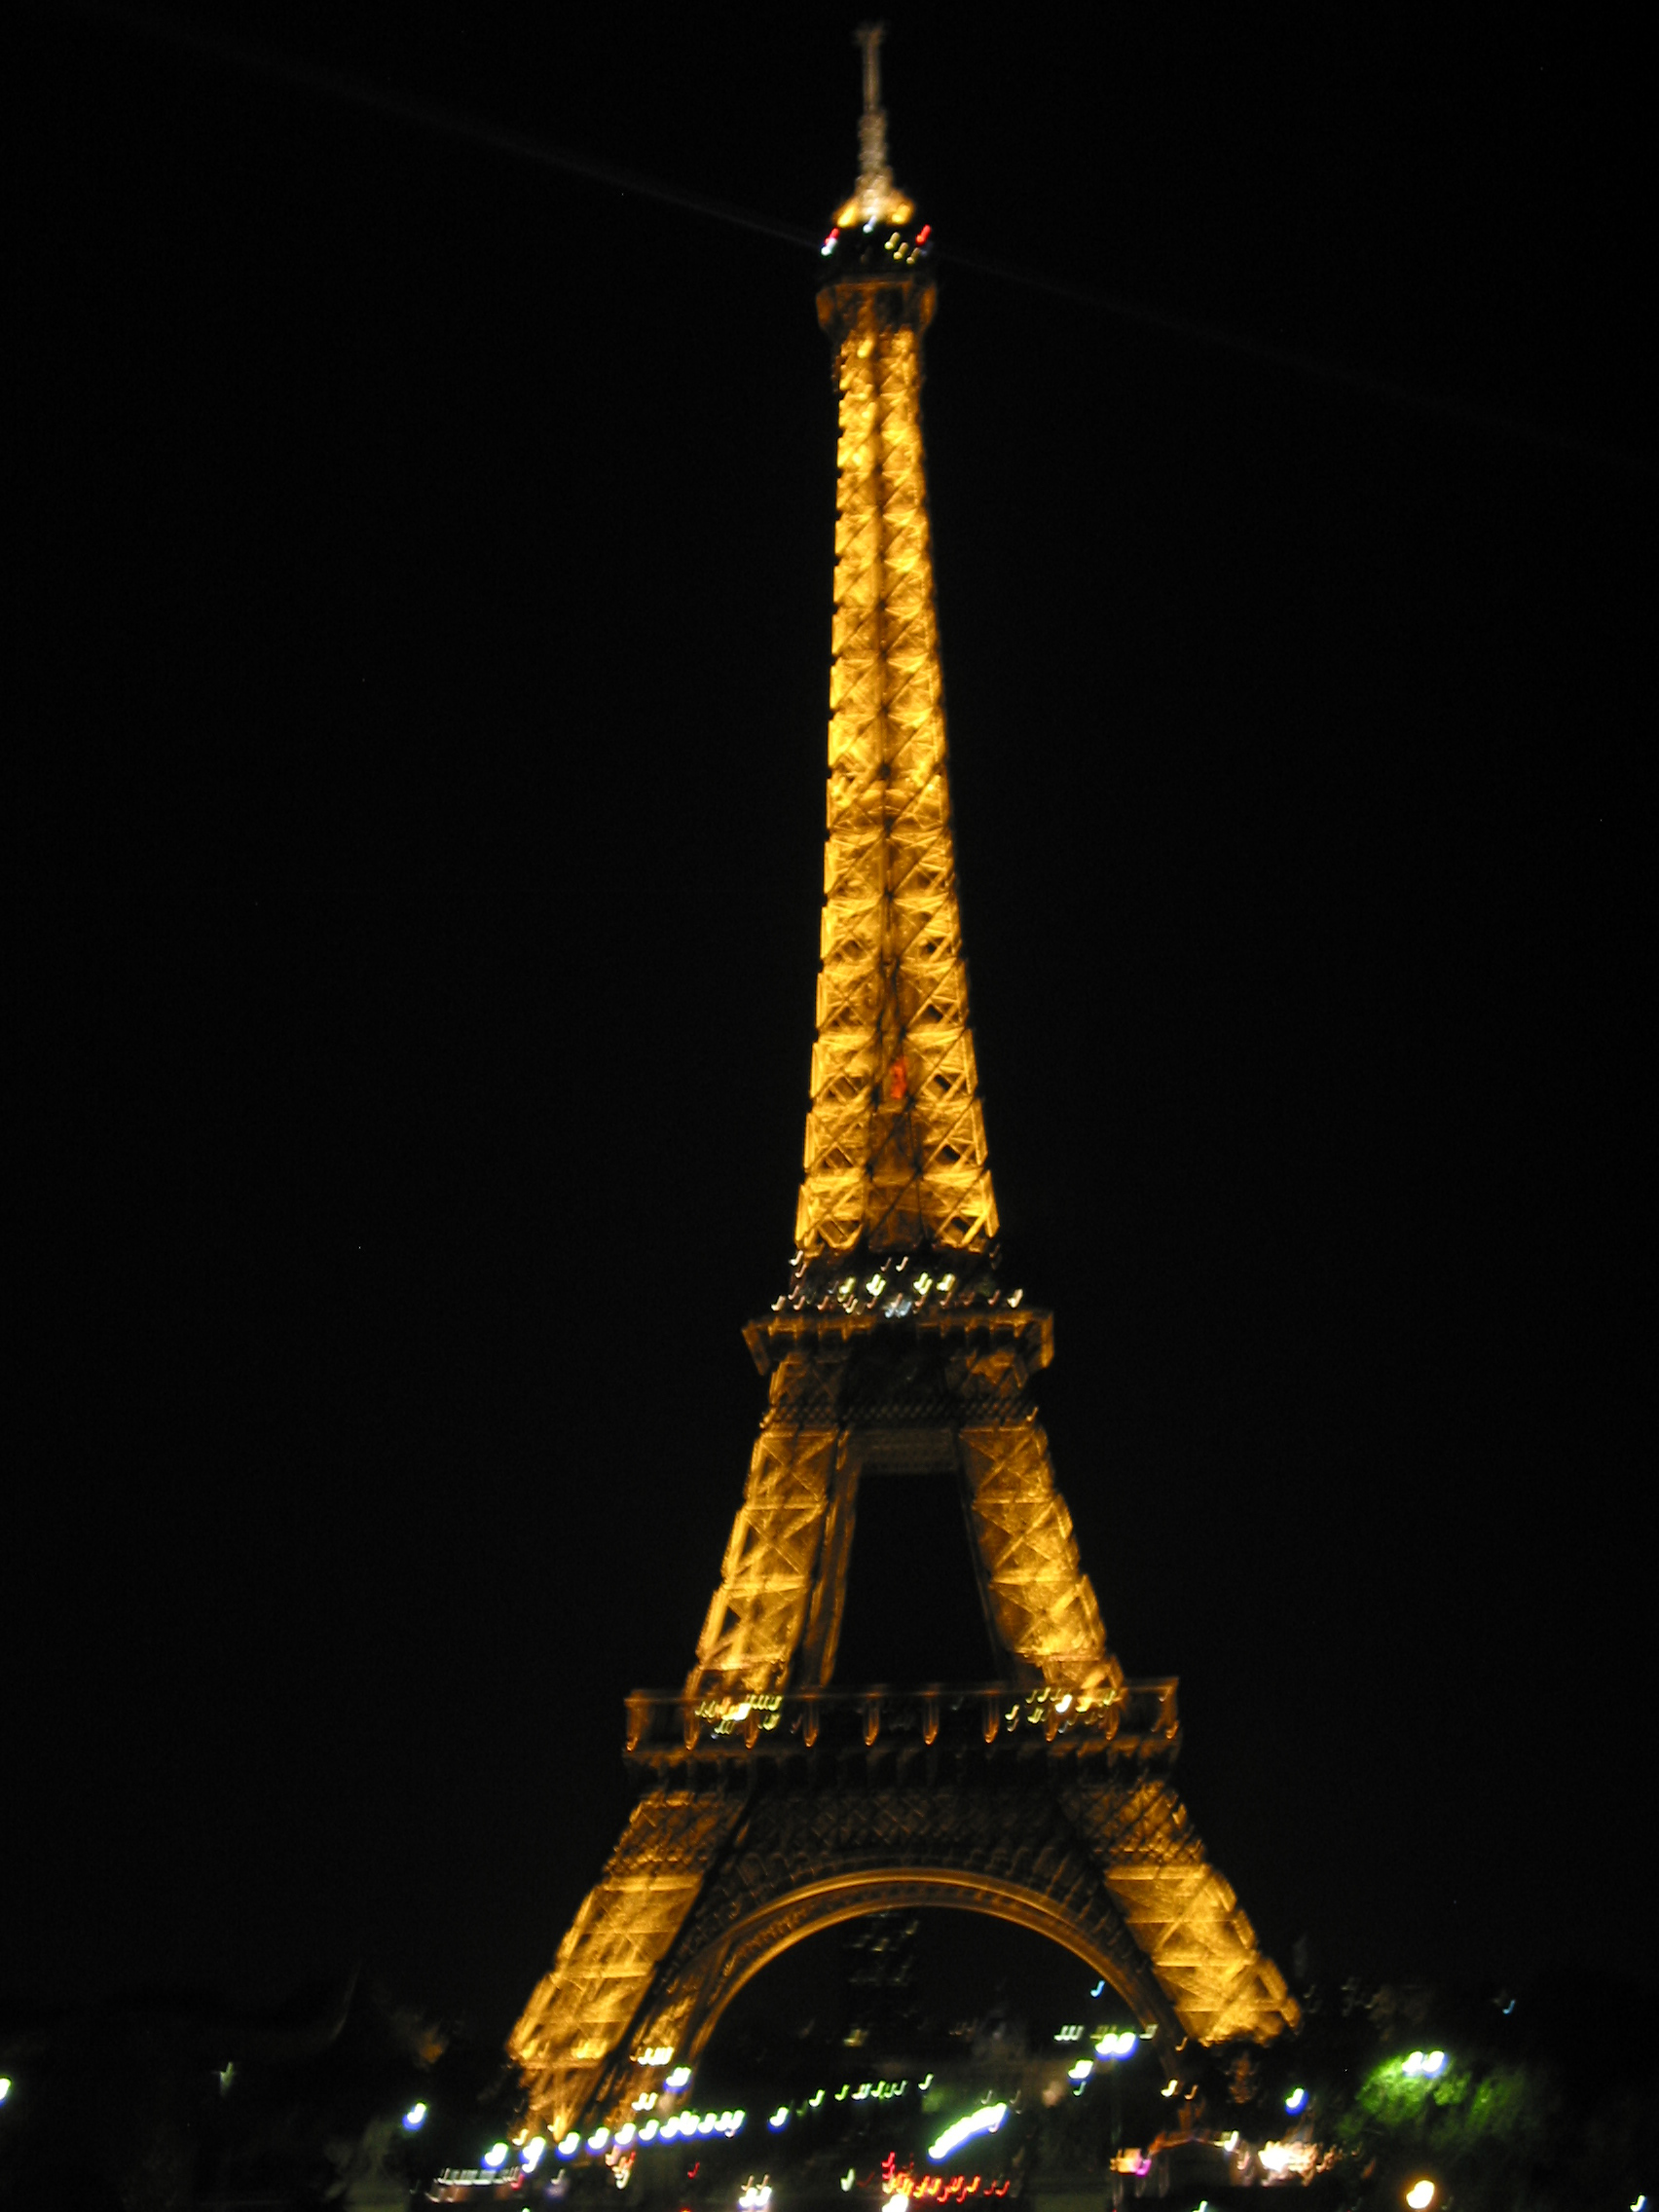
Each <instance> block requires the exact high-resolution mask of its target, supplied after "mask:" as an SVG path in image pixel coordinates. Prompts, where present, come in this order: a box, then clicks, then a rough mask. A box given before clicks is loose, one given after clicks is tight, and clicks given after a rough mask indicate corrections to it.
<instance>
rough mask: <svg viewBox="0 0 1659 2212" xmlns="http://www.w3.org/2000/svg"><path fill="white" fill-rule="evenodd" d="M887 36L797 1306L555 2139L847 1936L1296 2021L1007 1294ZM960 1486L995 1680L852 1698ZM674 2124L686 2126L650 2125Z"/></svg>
mask: <svg viewBox="0 0 1659 2212" xmlns="http://www.w3.org/2000/svg"><path fill="white" fill-rule="evenodd" d="M877 35H878V34H873V33H872V34H866V55H865V63H866V79H865V87H866V107H865V115H864V119H863V126H862V131H861V148H862V165H861V170H860V177H859V185H858V190H857V191H856V193H855V194H854V196H853V198H852V199H851V200H850V201H849V202H848V203H847V204H846V206H845V207H844V208H843V209H842V210H841V213H840V216H839V218H838V219H837V227H836V229H835V230H834V231H832V232H831V234H830V239H829V240H827V241H826V253H827V256H828V258H829V259H830V262H831V268H830V273H829V277H828V280H827V282H826V283H825V285H824V287H823V289H822V290H821V291H820V293H819V299H818V306H819V316H820V320H821V321H822V323H823V325H824V327H825V329H826V330H827V331H828V333H829V334H830V341H831V343H832V345H833V347H834V350H835V367H836V384H837V388H838V392H839V401H840V442H839V449H838V461H839V476H838V511H837V518H836V538H835V542H836V566H835V608H834V627H833V635H832V645H833V665H832V674H831V679H830V771H829V787H828V797H829V805H828V834H827V839H826V848H825V905H824V927H823V962H822V967H821V971H820V976H819V988H818V1036H817V1044H816V1047H815V1050H814V1053H813V1065H812V1103H811V1108H810V1111H809V1114H808V1119H807V1129H806V1154H805V1171H804V1176H803V1180H802V1184H801V1192H800V1199H799V1206H798V1210H797V1215H796V1243H797V1246H798V1249H797V1252H796V1255H795V1262H794V1267H793V1274H792V1278H791V1284H790V1288H789V1290H788V1291H787V1292H786V1294H785V1295H784V1296H783V1297H782V1298H780V1299H779V1300H778V1301H777V1302H776V1304H775V1306H774V1308H773V1309H772V1311H771V1313H770V1314H768V1315H767V1316H766V1317H765V1318H764V1319H762V1320H758V1321H755V1322H752V1323H751V1324H750V1325H749V1328H748V1329H747V1331H746V1332H745V1334H746V1337H747V1341H748V1343H749V1346H750V1349H751V1351H752V1353H753V1354H754V1357H755V1360H756V1365H757V1366H758V1368H759V1369H760V1372H761V1373H762V1375H764V1376H765V1377H766V1378H767V1380H768V1405H767V1409H766V1413H765V1416H764V1418H763V1419H762V1421H761V1424H760V1432H759V1435H758V1437H757V1439H756V1445H755V1450H754V1455H753V1457H752V1460H751V1464H750V1472H749V1481H748V1484H747V1487H746V1489H745V1493H744V1497H743V1502H742V1504H741V1505H740V1507H739V1509H738V1513H737V1517H736V1520H735V1522H734V1524H733V1528H732V1533H731V1539H730V1542H729V1543H728V1545H727V1547H726V1554H725V1560H724V1563H723V1566H722V1569H721V1575H720V1583H719V1589H718V1590H717V1591H716V1593H715V1597H714V1601H713V1603H712V1604H711V1605H710V1607H709V1612H708V1616H707V1619H706V1620H705V1623H704V1627H703V1632H702V1635H701V1637H700V1639H699V1641H698V1646H697V1655H696V1660H695V1662H694V1664H693V1666H692V1668H691V1671H690V1674H689V1676H688V1677H687V1679H686V1682H685V1685H684V1688H683V1691H682V1692H681V1693H680V1694H678V1695H676V1694H674V1693H671V1692H662V1693H644V1692H642V1693H636V1695H635V1696H634V1697H632V1698H630V1699H629V1701H628V1730H627V1751H628V1757H629V1760H630V1762H631V1764H632V1765H633V1767H634V1768H635V1770H636V1771H637V1773H638V1775H639V1777H640V1780H641V1783H642V1791H641V1796H640V1799H639V1802H638V1804H637V1806H636V1808H635V1811H634V1814H633V1816H632V1818H631V1819H630V1821H629V1823H628V1825H627V1827H626V1828H625V1829H624V1831H623V1834H622V1838H621V1841H620V1842H619V1843H618V1845H617V1847H616V1850H615V1851H614V1853H613V1854H612V1855H611V1859H610V1862H609V1864H608V1866H607V1867H606V1870H605V1872H604V1874H603V1876H602V1877H601V1879H600V1881H599V1883H598V1885H597V1886H596V1887H595V1888H594V1890H593V1891H592V1892H591V1893H590V1894H589V1896H588V1898H587V1899H586V1900H585V1902H584V1903H583V1905H582V1907H581V1909H580V1911H579V1912H578V1913H577V1915H576V1918H575V1921H574V1922H573V1924H572V1925H571V1929H570V1931H569V1933H568V1934H567V1935H566V1936H565V1938H564V1941H563V1942H562V1943H561V1945H560V1947H559V1951H558V1955H557V1957H556V1958H555V1960H554V1963H553V1966H552V1969H551V1971H550V1972H548V1973H547V1974H546V1975H545V1976H544V1977H543V1979H542V1981H541V1982H540V1984H539V1985H538V1986H537V1988H536V1990H535V1993H534V1995H533V1996H532V1998H531V2001H530V2004H529V2005H528V2007H527V2008H526V2010H525V2012H524V2015H523V2017H522V2019H521V2020H520V2021H519V2024H518V2026H517V2028H516V2029H515V2030H514V2033H513V2037H512V2041H511V2046H510V2047H511V2050H512V2052H513V2055H514V2056H515V2057H516V2059H517V2060H518V2062H519V2064H520V2066H521V2067H522V2069H523V2071H524V2075H525V2079H526V2082H527V2084H528V2087H529V2092H530V2102H531V2109H532V2113H533V2116H534V2118H535V2121H536V2123H537V2124H538V2125H539V2126H541V2127H542V2128H544V2129H549V2130H552V2131H554V2132H556V2133H560V2134H562V2133H563V2132H564V2131H565V2130H566V2129H567V2128H568V2127H570V2126H571V2125H573V2124H574V2123H575V2122H576V2121H578V2120H581V2119H583V2118H584V2117H594V2118H602V2119H604V2120H606V2121H607V2122H614V2121H615V2120H618V2119H620V2118H621V2117H622V2116H623V2114H624V2113H625V2112H626V2111H627V2110H628V2109H630V2108H631V2106H632V2105H633V2102H634V2099H635V2098H636V2097H637V2096H639V2095H641V2094H643V2093H647V2092H651V2091H656V2092H658V2093H660V2092H661V2088H662V2083H663V2069H664V2068H665V2067H666V2066H667V2064H668V2063H669V2058H668V2056H666V2055H665V2054H672V2055H673V2056H674V2057H675V2058H676V2059H677V2060H679V2061H680V2062H682V2063H689V2062H694V2061H695V2058H696V2056H697V2053H698V2052H699V2051H700V2050H701V2048H702V2047H703V2045H704V2044H705V2042H706V2041H707V2038H708V2036H709V2034H710V2033H711V2031H712V2029H713V2027H714V2024H715V2022H716V2021H717V2020H718V2018H719V2014H720V2011H721V2009H723V2007H724V2006H725V2005H726V2004H727V2003H728V2002H729V2000H730V1998H731V1997H732V1996H733V1995H734V1994H735V1993H736V1991H737V1990H738V1989H739V1988H741V1987H742V1985H743V1983H744V1982H745V1981H746V1980H747V1979H748V1978H749V1977H750V1976H751V1975H752V1974H754V1973H755V1972H757V1971H758V1970H759V1969H760V1968H761V1967H762V1966H764V1965H765V1964H766V1962H767V1961H768V1960H769V1959H771V1958H772V1957H774V1956H776V1954H777V1953H778V1952H779V1951H780V1950H782V1949H784V1948H786V1947H787V1946H788V1945H790V1944H791V1943H793V1942H796V1941H798V1940H800V1939H801V1937H802V1936H806V1935H808V1934H811V1933H812V1932H814V1931H815V1930H817V1929H819V1928H823V1927H828V1926H831V1925H833V1924H834V1923H835V1922H836V1921H838V1920H843V1919H847V1918H850V1917H852V1916H854V1915H857V1914H860V1913H865V1912H868V1911H871V1910H874V1909H877V1908H881V1907H885V1906H890V1905H898V1904H910V1903H935V1904H951V1905H957V1906H966V1907H969V1908H970V1909H974V1910H978V1911H983V1912H987V1913H991V1914H995V1915H997V1916H999V1917H1002V1918H1005V1919H1011V1920H1014V1921H1017V1922H1019V1923H1020V1924H1022V1925H1024V1926H1026V1927H1029V1928H1031V1929H1034V1930H1036V1931H1037V1932H1038V1933H1041V1934H1044V1935H1047V1936H1052V1937H1053V1938H1054V1939H1055V1940H1056V1941H1058V1942H1061V1943H1064V1944H1067V1945H1069V1947H1070V1948H1071V1949H1072V1950H1074V1951H1075V1952H1077V1953H1078V1954H1079V1956H1080V1957H1082V1958H1084V1959H1086V1960H1087V1961H1088V1963H1089V1964H1090V1966H1091V1967H1092V1968H1093V1969H1094V1971H1095V1972H1097V1973H1099V1974H1100V1975H1102V1976H1104V1977H1105V1978H1106V1979H1107V1980H1108V1981H1109V1982H1110V1983H1111V1984H1112V1986H1113V1987H1114V1988H1115V1989H1116V1990H1117V1991H1118V1992H1119V1993H1120V1995H1121V1996H1122V1997H1123V1998H1124V2001H1125V2002H1126V2003H1127V2004H1128V2005H1129V2006H1130V2007H1131V2008H1132V2009H1133V2010H1134V2012H1135V2014H1136V2016H1137V2018H1138V2019H1139V2020H1140V2022H1141V2023H1142V2025H1143V2027H1144V2028H1145V2029H1146V2030H1147V2031H1148V2032H1149V2033H1153V2034H1156V2035H1157V2036H1158V2037H1159V2038H1160V2041H1161V2046H1162V2047H1163V2049H1164V2052H1165V2062H1166V2064H1167V2065H1168V2067H1169V2069H1170V2071H1171V2072H1172V2073H1174V2074H1177V2075H1179V2074H1180V2073H1182V2072H1183V2071H1184V2070H1185V2063H1186V2062H1185V2061H1184V2060H1183V2059H1182V2058H1181V2057H1180V2055H1179V2053H1180V2051H1181V2050H1182V2049H1183V2047H1184V2046H1186V2045H1187V2043H1188V2042H1189V2040H1190V2041H1191V2042H1193V2043H1196V2044H1198V2045H1201V2046H1210V2045H1214V2044H1217V2043H1226V2042H1230V2041H1235V2040H1240V2039H1242V2040H1248V2041H1254V2042H1263V2041H1266V2040H1269V2039H1271V2038H1272V2036H1274V2035H1276V2034H1277V2033H1278V2032H1279V2031H1280V2030H1281V2029H1283V2028H1284V2027H1286V2026H1288V2025H1294V2023H1295V2020H1296V2017H1297V2009H1296V2006H1295V2003H1294V2000H1293V1999H1292V1998H1291V1997H1290V1995H1289V1994H1288V1992H1287V1990H1286V1988H1285V1984H1284V1981H1283V1979H1282V1977H1281V1976H1280V1974H1279V1972H1278V1971H1277V1969H1276V1968H1275V1967H1274V1966H1273V1964H1272V1961H1271V1960H1270V1959H1268V1958H1266V1957H1265V1956H1264V1955H1263V1954H1262V1953H1261V1951H1260V1950H1259V1948H1258V1946H1257V1943H1256V1939H1255V1936H1254V1933H1253V1931H1252V1930H1251V1927H1250V1923H1249V1921H1248V1920H1247V1919H1246V1918H1245V1916H1244V1914H1243V1912H1242V1911H1241V1910H1240V1908H1239V1906H1238V1903H1237V1900H1236V1899H1235V1897H1234V1894H1233V1892H1232V1890H1231V1889H1230V1888H1229V1886H1228V1884H1227V1883H1226V1881H1225V1880H1224V1879H1223V1878H1222V1876H1221V1875H1220V1874H1219V1873H1218V1872H1217V1871H1216V1870H1215V1868H1214V1867H1212V1866H1211V1865H1210V1864H1209V1862H1208V1861H1207V1859H1206V1858H1205V1855H1204V1851H1203V1847H1202V1845H1201V1844H1200V1843H1199V1842H1198V1837H1197V1836H1196V1835H1195V1834H1194V1832H1193V1830H1192V1827H1191V1825H1190V1823H1189V1821H1188V1818H1187V1814H1186V1811H1185V1808H1184V1807H1183V1806H1182V1804H1181V1803H1180V1800H1179V1798H1178V1797H1177V1795H1176V1793H1175V1790H1174V1788H1173V1787H1172V1784H1171V1782H1170V1779H1169V1774H1170V1768H1171V1765H1172V1763H1173V1760H1174V1757H1175V1754H1176V1751H1177V1750H1178V1748H1179V1741H1180V1730H1179V1723H1178V1721H1177V1718H1176V1708H1175V1684H1174V1683H1173V1682H1172V1681H1161V1682H1133V1681H1129V1680H1126V1679H1125V1677H1124V1672H1123V1669H1122V1667H1121V1666H1120V1665H1119V1663H1118V1661H1117V1659H1116V1658H1115V1657H1114V1656H1113V1654H1112V1652H1111V1651H1110V1650H1109V1648H1108V1646H1107V1642H1106V1635H1105V1630H1104V1627H1103V1625H1102V1623H1101V1618H1100V1609H1099V1606H1098V1605H1097V1604H1096V1603H1095V1597H1094V1592H1093V1590H1092V1588H1091V1586H1090V1584H1089V1581H1088V1576H1087V1575H1085V1574H1084V1572H1083V1570H1082V1567H1081V1566H1080V1563H1079V1560H1078V1553H1077V1546H1076V1543H1075V1541H1074V1538H1073V1535H1072V1528H1071V1520H1070V1516H1069V1515H1068V1513H1067V1511H1066V1507H1065V1501H1064V1499H1063V1498H1062V1497H1061V1495H1060V1493H1059V1491H1058V1490H1057V1489H1056V1487H1055V1484H1054V1477H1053V1468H1052V1465H1051V1459H1050V1456H1049V1446H1048V1440H1047V1438H1046V1436H1045V1435H1044V1432H1043V1429H1042V1426H1041V1424H1040V1423H1039V1421H1038V1419H1037V1414H1036V1407H1035V1403H1034V1401H1033V1398H1032V1394H1031V1389H1030V1383H1031V1378H1032V1376H1033V1375H1034V1374H1036V1373H1037V1372H1039V1371H1040V1370H1041V1369H1042V1368H1043V1367H1045V1366H1046V1365H1047V1364H1048V1361H1049V1359H1050V1357H1051V1352H1052V1344H1053V1337H1052V1322H1051V1316H1050V1315H1048V1314H1047V1313H1045V1312H1043V1311H1041V1310H1040V1309H1031V1308H1028V1307H1026V1306H1025V1305H1024V1304H1023V1301H1022V1298H1021V1295H1020V1293H1019V1292H1018V1291H1017V1290H1005V1288H1004V1287H1003V1285H1002V1284H1001V1282H1000V1280H999V1278H998V1275H997V1272H996V1263H995V1253H994V1249H993V1239H994V1236H995V1234H996V1205H995V1200H994V1198H993V1197H992V1193H991V1178H990V1168H989V1164H988V1161H987V1156H986V1150H985V1136H984V1125H983V1121H982V1117H981V1113H980V1107H979V1099H978V1092H977V1079H976V1074H975V1065H974V1045H973V1036H972V1032H971V1030H970V1027H969V1021H968V985H967V970H966V966H965V963H964V959H963V953H962V933H961V925H960V921H959V917H958V912H957V898H956V874H955V862H954V854H953V847H952V838H951V824H950V802H949V792H948V786H947V780H946V772H945V743H944V719H943V711H942V686H941V682H940V662H939V647H938V639H937V634H936V627H935V618H934V594H933V571H932V556H931V552H930V547H929V537H928V518H927V503H926V485H925V475H924V468H923V456H922V434H921V413H920V393H921V339H922V333H923V331H924V330H925V329H926V327H927V325H928V323H929V321H930V320H931V318H932V315H933V310H934V302H935V291H934V286H933V282H932V279H931V276H930V274H929V271H928V267H927V240H928V234H927V231H926V229H925V228H924V229H922V230H920V231H918V230H915V229H914V228H913V227H912V226H913V220H914V210H913V209H912V208H911V207H910V205H909V203H908V202H907V201H905V200H904V199H903V195H902V194H900V193H899V192H898V191H897V189H896V188H895V186H894V184H893V180H892V176H891V173H890V171H889V169H888V166H887V152H886V125H885V117H884V116H883V115H882V113H881V108H880V102H879V89H878V86H877V82H876V76H875V40H876V36H877ZM940 1472H945V1473H950V1474H954V1475H955V1476H956V1478H957V1479H958V1481H959V1482H960V1484H961V1486H962V1492H963V1495H964V1499H965V1503H966V1506H967V1511H968V1517H969V1525H970V1528H971V1530H972V1533H973V1537H974V1546H973V1549H974V1554H975V1567H976V1573H977V1582H978V1589H979V1597H980V1602H981V1604H982V1607H983V1611H984V1619H985V1626H986V1630H987V1632H988V1635H989V1638H990V1643H991V1648H992V1651H993V1653H994V1655H995V1658H996V1664H997V1678H996V1679H995V1680H993V1681H991V1682H989V1683H984V1684H979V1685H976V1686H973V1687H968V1688H963V1687H956V1688H948V1687H945V1686H942V1685H933V1686H928V1687H923V1688H919V1689H915V1690H903V1691H897V1692H896V1691H895V1690H893V1689H890V1688H882V1689H871V1688H865V1689H845V1688H838V1687H836V1686H835V1660H836V1649H837V1644H838V1641H839V1636H840V1624H841V1608H842V1603H843V1599H844V1596H845V1591H846V1583H847V1567H848V1561H849V1557H850V1552H851V1546H852V1542H853V1534H854V1524H855V1520H856V1514H857V1504H858V1494H859V1486H860V1483H861V1481H862V1479H863V1478H864V1477H865V1476H866V1474H903V1473H917V1474H926V1473H940ZM660 2109H663V2110H666V2109H668V2107H667V2105H666V2103H665V2104H664V2105H663V2106H662V2107H661V2108H660Z"/></svg>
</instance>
